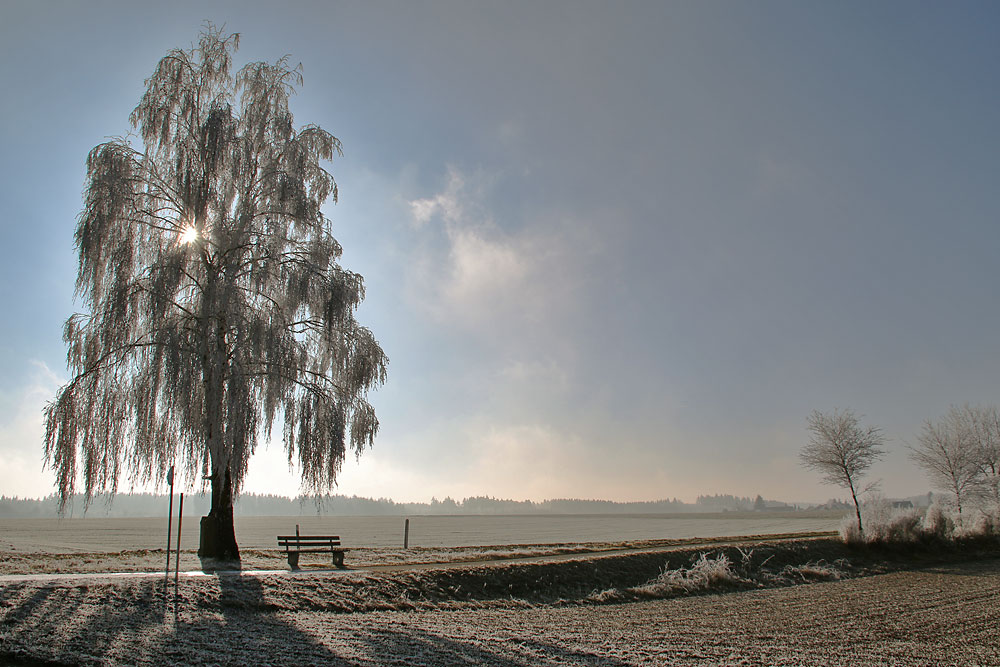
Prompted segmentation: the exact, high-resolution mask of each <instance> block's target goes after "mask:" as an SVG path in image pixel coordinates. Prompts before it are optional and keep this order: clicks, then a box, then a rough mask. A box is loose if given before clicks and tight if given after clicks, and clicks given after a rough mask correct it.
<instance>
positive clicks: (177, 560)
mask: <svg viewBox="0 0 1000 667" xmlns="http://www.w3.org/2000/svg"><path fill="white" fill-rule="evenodd" d="M183 519H184V494H183V493H182V494H181V504H180V506H179V507H178V508H177V551H175V552H174V555H175V557H174V567H175V569H174V602H176V601H177V579H178V577H180V574H181V521H183Z"/></svg>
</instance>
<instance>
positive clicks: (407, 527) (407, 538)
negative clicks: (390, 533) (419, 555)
mask: <svg viewBox="0 0 1000 667" xmlns="http://www.w3.org/2000/svg"><path fill="white" fill-rule="evenodd" d="M403 548H404V549H409V548H410V520H409V519H407V520H406V524H404V527H403Z"/></svg>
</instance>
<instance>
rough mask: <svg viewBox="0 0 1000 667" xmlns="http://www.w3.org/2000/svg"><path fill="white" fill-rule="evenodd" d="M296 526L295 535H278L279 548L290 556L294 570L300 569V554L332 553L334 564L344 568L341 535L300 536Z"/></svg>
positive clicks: (290, 562)
mask: <svg viewBox="0 0 1000 667" xmlns="http://www.w3.org/2000/svg"><path fill="white" fill-rule="evenodd" d="M298 532H299V531H298V526H296V530H295V533H296V534H295V535H278V546H279V547H284V549H285V555H286V556H288V564H289V566H291V568H292V569H293V570H297V569H298V568H299V554H302V553H307V554H317V553H326V552H328V551H329V552H330V554H331V556H332V557H333V564H334V565H335V566H337V567H344V550H343V549H341V548H340V536H339V535H299V534H298Z"/></svg>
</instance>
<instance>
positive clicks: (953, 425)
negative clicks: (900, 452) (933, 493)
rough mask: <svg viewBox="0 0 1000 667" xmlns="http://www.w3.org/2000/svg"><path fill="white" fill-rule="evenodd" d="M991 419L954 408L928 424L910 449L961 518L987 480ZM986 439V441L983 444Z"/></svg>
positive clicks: (969, 409)
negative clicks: (985, 452)
mask: <svg viewBox="0 0 1000 667" xmlns="http://www.w3.org/2000/svg"><path fill="white" fill-rule="evenodd" d="M981 417H982V418H987V415H986V414H985V413H983V412H980V411H979V410H978V409H974V408H969V407H968V406H966V407H964V408H958V407H954V406H952V407H951V408H950V409H949V410H948V412H947V414H945V416H944V417H942V418H941V419H940V420H939V421H938V422H937V423H934V422H931V421H927V422H925V423H924V425H923V428H922V429H921V432H920V435H918V436H917V445H916V446H915V447H910V457H911V458H912V459H913V460H914V461H916V463H917V465H919V466H920V467H921V468H923V469H924V472H926V473H927V476H928V477H929V478H930V480H931V483H932V484H934V485H935V487H937V488H939V489H943V490H947V491H948V492H950V493H951V494H952V495H953V496H954V498H955V504H956V506H957V509H958V515H959V518H961V516H962V511H963V509H964V505H965V501H966V500H967V499H968V497H969V495H970V494H971V493H974V492H975V491H976V489H977V487H978V486H980V485H981V482H982V479H983V469H982V467H981V456H983V450H982V448H981V445H983V444H985V443H987V442H988V439H989V437H991V436H989V435H988V430H989V429H990V428H991V427H990V426H989V425H988V423H987V422H982V423H981V422H980V418H981ZM981 438H985V440H981Z"/></svg>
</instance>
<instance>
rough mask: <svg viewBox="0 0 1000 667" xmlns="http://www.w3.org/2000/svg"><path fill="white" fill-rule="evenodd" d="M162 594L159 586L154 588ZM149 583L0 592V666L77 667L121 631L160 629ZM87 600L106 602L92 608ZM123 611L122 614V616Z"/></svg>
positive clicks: (93, 657) (43, 586) (97, 655)
mask: <svg viewBox="0 0 1000 667" xmlns="http://www.w3.org/2000/svg"><path fill="white" fill-rule="evenodd" d="M158 583H159V586H160V587H161V588H162V585H163V584H162V582H158ZM151 584H152V582H150V581H142V582H138V581H136V582H128V583H127V584H125V585H122V584H120V583H116V584H109V583H94V582H89V583H74V584H66V583H55V584H51V583H45V584H19V585H16V586H6V587H4V589H3V603H2V604H3V623H2V627H3V631H2V635H0V637H2V639H0V662H3V663H4V664H6V663H13V664H77V663H79V662H84V661H91V662H93V661H95V660H96V659H98V658H100V657H101V656H102V655H103V654H104V653H105V651H106V649H107V647H109V646H111V645H112V644H114V643H115V642H116V641H117V640H118V639H119V638H120V636H121V631H123V630H124V631H140V632H142V631H144V630H146V629H149V628H158V627H162V625H163V621H164V618H165V613H164V607H163V604H162V593H161V594H160V596H159V598H160V599H159V600H158V599H157V592H156V590H155V589H154V587H153V586H152V585H151ZM92 596H98V597H100V598H101V599H105V598H110V601H111V604H109V605H106V606H104V607H100V606H96V605H94V602H93V598H92ZM123 609H125V610H127V613H123V611H122V610H123Z"/></svg>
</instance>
